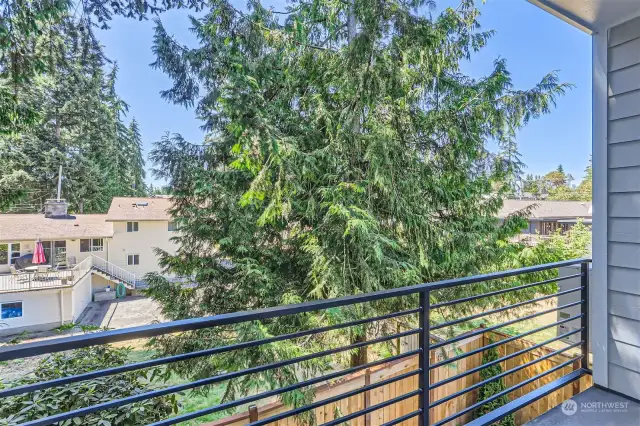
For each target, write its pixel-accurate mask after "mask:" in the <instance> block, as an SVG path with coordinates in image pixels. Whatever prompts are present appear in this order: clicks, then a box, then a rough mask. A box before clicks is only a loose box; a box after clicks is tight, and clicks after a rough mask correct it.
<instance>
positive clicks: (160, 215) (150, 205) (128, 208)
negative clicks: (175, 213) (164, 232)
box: [106, 197, 171, 222]
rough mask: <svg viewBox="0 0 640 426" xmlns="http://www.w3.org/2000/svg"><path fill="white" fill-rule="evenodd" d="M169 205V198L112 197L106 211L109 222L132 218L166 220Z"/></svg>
mask: <svg viewBox="0 0 640 426" xmlns="http://www.w3.org/2000/svg"><path fill="white" fill-rule="evenodd" d="M170 207H171V199H170V198H160V197H148V198H145V197H114V198H113V200H111V207H109V211H108V212H107V218H106V220H107V221H109V222H116V221H132V220H140V221H143V220H166V221H170V220H171V216H170V215H169V213H168V212H167V210H168V209H169V208H170Z"/></svg>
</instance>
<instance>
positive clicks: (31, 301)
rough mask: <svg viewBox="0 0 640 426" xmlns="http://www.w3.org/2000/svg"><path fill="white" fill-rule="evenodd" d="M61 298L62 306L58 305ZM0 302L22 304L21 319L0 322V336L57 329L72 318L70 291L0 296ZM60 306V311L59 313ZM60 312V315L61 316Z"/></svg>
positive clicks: (28, 292)
mask: <svg viewBox="0 0 640 426" xmlns="http://www.w3.org/2000/svg"><path fill="white" fill-rule="evenodd" d="M60 297H62V299H63V300H62V304H61V303H60ZM0 302H22V317H19V318H8V319H3V320H0V324H1V325H0V335H11V334H19V333H22V332H23V331H43V330H51V329H52V328H56V327H59V326H60V325H61V324H62V323H63V322H68V321H70V320H71V317H72V312H71V311H72V301H71V289H69V288H67V289H55V290H41V291H25V292H21V293H3V294H0ZM61 306H62V311H61ZM61 312H62V315H61Z"/></svg>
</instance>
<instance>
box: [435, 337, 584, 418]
mask: <svg viewBox="0 0 640 426" xmlns="http://www.w3.org/2000/svg"><path fill="white" fill-rule="evenodd" d="M581 344H582V341H580V342H578V343H574V344H572V345H569V346H566V347H564V348H562V349H558V350H555V351H553V352H551V353H548V354H546V355H544V356H541V357H540V358H536V359H534V360H532V361H529V362H526V363H524V364H522V365H519V366H517V367H514V368H512V369H510V370H507V371H503V372H502V373H500V374H496V375H495V376H493V377H489V378H488V379H485V380H481V381H479V382H477V383H474V384H473V385H471V386H469V387H466V388H464V389H462V390H459V391H457V392H454V393H452V394H450V395H447V396H445V397H443V398H440V399H439V400H437V401H435V402H433V403H432V404H430V405H429V408H435V407H437V406H438V405H440V404H444V403H445V402H447V401H451V400H452V399H455V398H457V397H459V396H462V395H464V394H465V393H467V392H471V391H472V390H474V389H478V388H479V387H481V386H484V385H486V384H487V383H491V382H493V381H495V380H498V379H501V378H503V377H506V376H508V375H509V374H513V373H516V372H518V371H520V370H522V369H525V368H527V367H531V366H532V365H534V364H537V363H539V362H540V361H544V360H545V359H549V358H551V357H554V356H556V355H559V354H561V353H562V352H566V351H568V350H569V349H572V348H575V347H576V346H579V345H581Z"/></svg>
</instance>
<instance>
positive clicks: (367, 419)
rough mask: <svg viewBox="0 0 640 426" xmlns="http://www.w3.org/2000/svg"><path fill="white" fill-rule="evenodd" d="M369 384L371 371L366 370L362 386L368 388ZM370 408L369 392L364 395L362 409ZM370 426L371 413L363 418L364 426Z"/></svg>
mask: <svg viewBox="0 0 640 426" xmlns="http://www.w3.org/2000/svg"><path fill="white" fill-rule="evenodd" d="M370 384H371V369H369V368H367V369H366V370H365V372H364V385H365V386H369V385H370ZM369 407H371V391H366V392H365V393H364V409H365V410H366V409H367V408H369ZM370 425H371V413H367V414H365V416H364V426H370Z"/></svg>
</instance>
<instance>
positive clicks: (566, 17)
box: [527, 0, 640, 34]
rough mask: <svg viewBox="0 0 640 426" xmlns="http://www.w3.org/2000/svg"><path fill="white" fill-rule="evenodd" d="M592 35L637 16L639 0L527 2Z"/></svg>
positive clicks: (639, 10) (548, 0) (639, 11)
mask: <svg viewBox="0 0 640 426" xmlns="http://www.w3.org/2000/svg"><path fill="white" fill-rule="evenodd" d="M527 1H529V2H530V3H532V4H534V5H536V6H538V7H540V8H542V9H544V10H546V11H547V12H549V13H551V14H552V15H555V16H557V17H558V18H560V19H562V20H563V21H566V22H568V23H570V24H571V25H573V26H575V27H577V28H579V29H581V30H582V31H584V32H587V33H589V34H592V33H594V32H599V31H603V30H606V29H607V28H609V27H611V26H613V25H617V24H619V23H622V22H624V21H626V20H627V19H630V18H633V17H635V16H638V14H639V13H640V0H527Z"/></svg>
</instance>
